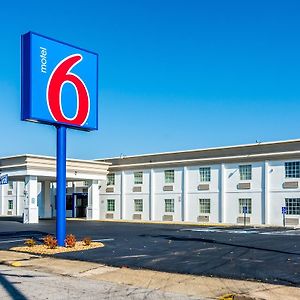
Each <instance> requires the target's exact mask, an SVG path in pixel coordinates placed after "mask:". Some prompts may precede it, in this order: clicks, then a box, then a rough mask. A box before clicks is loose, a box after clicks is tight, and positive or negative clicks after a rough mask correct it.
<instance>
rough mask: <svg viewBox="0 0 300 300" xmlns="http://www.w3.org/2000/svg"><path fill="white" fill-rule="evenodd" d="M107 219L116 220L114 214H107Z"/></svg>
mask: <svg viewBox="0 0 300 300" xmlns="http://www.w3.org/2000/svg"><path fill="white" fill-rule="evenodd" d="M105 218H106V219H113V218H114V214H112V213H107V214H106V215H105Z"/></svg>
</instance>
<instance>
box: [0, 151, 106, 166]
mask: <svg viewBox="0 0 300 300" xmlns="http://www.w3.org/2000/svg"><path fill="white" fill-rule="evenodd" d="M20 157H33V158H45V159H56V157H55V156H50V155H49V156H48V155H36V154H28V153H26V154H17V155H10V156H4V157H0V160H2V159H10V158H20ZM67 160H69V161H77V162H92V163H102V164H104V165H108V166H110V165H111V163H110V162H104V161H95V160H92V159H77V158H67Z"/></svg>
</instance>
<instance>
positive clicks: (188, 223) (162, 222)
mask: <svg viewBox="0 0 300 300" xmlns="http://www.w3.org/2000/svg"><path fill="white" fill-rule="evenodd" d="M67 220H68V221H82V222H102V223H129V224H131V223H132V224H159V225H186V226H197V227H224V228H231V227H234V228H237V227H238V228H270V229H272V228H273V229H284V228H286V229H299V228H300V227H297V226H286V227H283V226H282V227H279V226H272V225H246V226H243V225H237V224H231V223H197V222H184V221H182V222H180V221H175V222H174V221H138V220H117V219H115V220H90V219H83V218H67Z"/></svg>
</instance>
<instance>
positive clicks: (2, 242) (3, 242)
mask: <svg viewBox="0 0 300 300" xmlns="http://www.w3.org/2000/svg"><path fill="white" fill-rule="evenodd" d="M25 240H26V239H22V240H8V241H0V244H7V243H15V242H24V241H25Z"/></svg>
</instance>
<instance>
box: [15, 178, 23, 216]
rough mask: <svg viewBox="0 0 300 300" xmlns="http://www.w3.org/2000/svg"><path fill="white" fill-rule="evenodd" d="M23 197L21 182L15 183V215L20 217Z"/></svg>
mask: <svg viewBox="0 0 300 300" xmlns="http://www.w3.org/2000/svg"><path fill="white" fill-rule="evenodd" d="M23 197H24V189H22V185H21V182H18V181H17V182H16V215H17V216H20V215H22V211H23Z"/></svg>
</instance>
